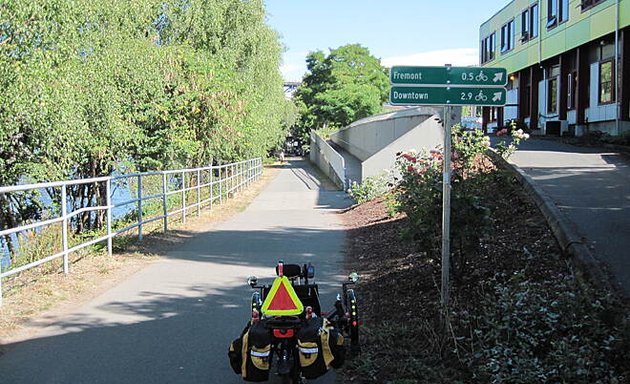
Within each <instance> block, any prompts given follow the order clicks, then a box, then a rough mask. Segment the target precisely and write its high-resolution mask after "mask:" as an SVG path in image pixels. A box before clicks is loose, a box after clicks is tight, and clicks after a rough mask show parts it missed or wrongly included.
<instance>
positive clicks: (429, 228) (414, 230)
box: [396, 127, 490, 276]
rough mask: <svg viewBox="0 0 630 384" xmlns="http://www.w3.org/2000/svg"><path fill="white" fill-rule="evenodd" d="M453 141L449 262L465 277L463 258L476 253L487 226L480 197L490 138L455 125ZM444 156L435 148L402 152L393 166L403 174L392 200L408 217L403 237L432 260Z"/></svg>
mask: <svg viewBox="0 0 630 384" xmlns="http://www.w3.org/2000/svg"><path fill="white" fill-rule="evenodd" d="M452 143H453V152H452V153H451V159H452V173H451V244H452V245H453V247H452V248H453V250H454V251H455V253H457V258H456V260H455V262H454V263H453V265H454V269H455V274H456V276H457V275H461V273H463V268H464V266H465V265H466V260H465V258H466V255H467V254H468V253H470V252H471V251H473V250H476V249H477V247H478V246H479V237H480V236H481V235H483V234H484V231H485V230H486V228H487V224H488V214H489V212H488V209H487V208H486V207H484V206H483V205H482V204H481V199H480V198H479V196H478V195H479V185H480V183H481V182H482V181H483V178H484V177H486V172H485V169H484V168H483V160H484V159H485V155H484V152H485V150H486V149H487V148H488V146H489V145H490V140H489V138H488V137H486V136H483V134H482V133H481V132H479V131H472V132H464V131H463V130H462V129H461V127H454V129H453V136H452ZM442 157H443V154H442V152H441V151H440V150H438V149H433V150H431V151H430V152H429V153H420V154H419V153H416V152H414V151H410V152H406V153H402V154H400V156H399V157H398V159H397V162H396V163H397V168H398V171H399V172H400V175H401V180H400V182H399V184H398V188H397V190H396V200H397V202H398V203H399V209H400V210H401V211H403V212H405V213H406V214H407V216H408V217H409V227H408V230H407V232H406V233H405V235H406V236H407V237H408V238H411V239H412V240H414V241H415V242H416V243H417V244H418V246H419V247H420V248H422V249H423V250H426V251H427V252H429V254H433V255H434V256H435V257H436V258H437V256H438V255H439V250H440V240H441V228H442V225H441V224H442V168H443V159H442Z"/></svg>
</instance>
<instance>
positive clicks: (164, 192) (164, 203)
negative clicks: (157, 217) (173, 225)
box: [162, 173, 168, 232]
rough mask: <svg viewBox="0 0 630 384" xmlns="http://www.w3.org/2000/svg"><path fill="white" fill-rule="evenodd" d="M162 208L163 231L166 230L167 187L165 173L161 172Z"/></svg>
mask: <svg viewBox="0 0 630 384" xmlns="http://www.w3.org/2000/svg"><path fill="white" fill-rule="evenodd" d="M162 209H163V212H164V232H166V231H168V187H167V184H166V173H162Z"/></svg>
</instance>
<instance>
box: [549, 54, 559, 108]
mask: <svg viewBox="0 0 630 384" xmlns="http://www.w3.org/2000/svg"><path fill="white" fill-rule="evenodd" d="M559 75H560V66H559V65H554V66H553V67H551V69H550V70H549V79H548V80H547V113H552V114H553V113H558V85H559V82H558V79H559Z"/></svg>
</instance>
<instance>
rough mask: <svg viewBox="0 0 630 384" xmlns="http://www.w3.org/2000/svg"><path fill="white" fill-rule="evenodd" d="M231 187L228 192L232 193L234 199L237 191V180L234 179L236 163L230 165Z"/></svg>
mask: <svg viewBox="0 0 630 384" xmlns="http://www.w3.org/2000/svg"><path fill="white" fill-rule="evenodd" d="M231 179H232V185H231V188H230V191H231V192H232V197H234V195H235V194H236V192H238V191H237V188H238V186H237V182H238V178H237V177H236V163H232V177H231Z"/></svg>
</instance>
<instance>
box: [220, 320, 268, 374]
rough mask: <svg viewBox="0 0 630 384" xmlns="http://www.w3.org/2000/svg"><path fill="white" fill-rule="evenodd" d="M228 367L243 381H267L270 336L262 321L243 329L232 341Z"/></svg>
mask: <svg viewBox="0 0 630 384" xmlns="http://www.w3.org/2000/svg"><path fill="white" fill-rule="evenodd" d="M228 357H229V358H230V365H231V366H232V369H233V370H234V372H236V373H237V374H240V375H241V377H242V378H243V380H245V381H256V382H258V381H267V380H269V363H270V361H271V334H270V331H269V330H268V329H266V328H265V325H264V320H261V321H259V322H256V323H254V324H253V325H251V326H250V325H248V326H247V327H245V330H244V331H243V334H242V336H241V337H239V338H238V339H236V340H234V341H233V342H232V344H231V345H230V349H229V351H228Z"/></svg>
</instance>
